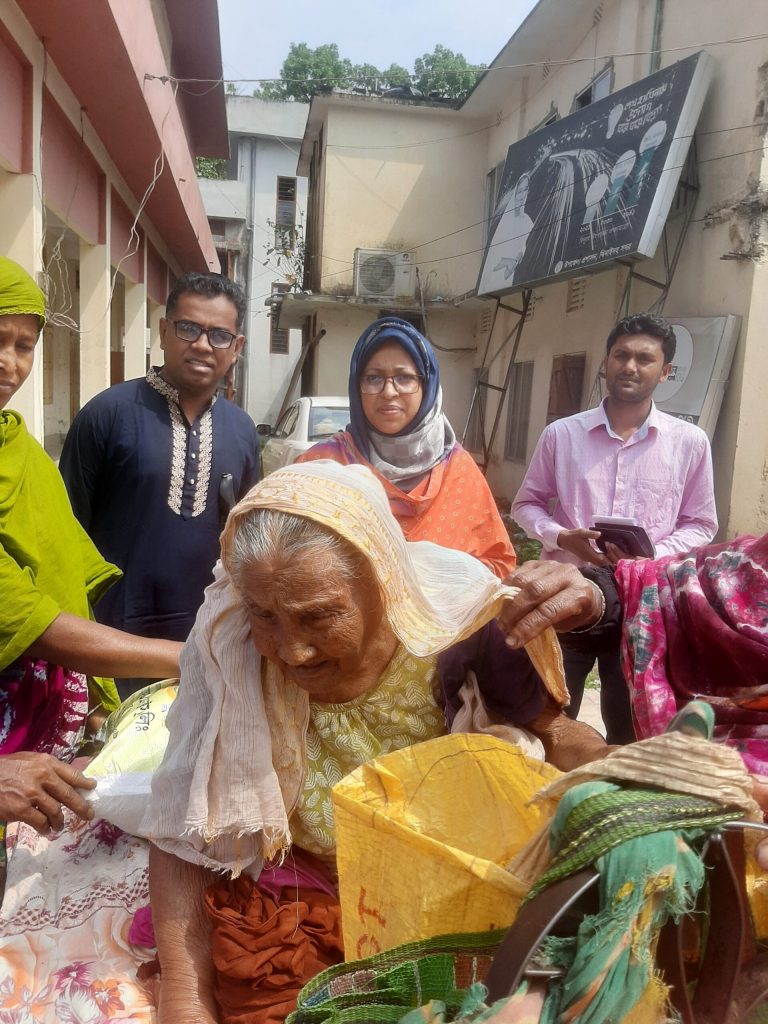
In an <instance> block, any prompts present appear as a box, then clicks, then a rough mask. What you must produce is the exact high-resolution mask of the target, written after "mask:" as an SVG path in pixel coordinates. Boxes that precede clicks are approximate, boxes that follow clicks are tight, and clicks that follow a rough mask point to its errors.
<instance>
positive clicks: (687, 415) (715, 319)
mask: <svg viewBox="0 0 768 1024" xmlns="http://www.w3.org/2000/svg"><path fill="white" fill-rule="evenodd" d="M665 318H666V319H667V320H668V321H669V323H670V324H671V325H672V327H673V329H674V332H675V339H676V341H677V346H676V349H675V358H674V361H673V364H672V373H671V374H670V375H669V377H668V378H667V380H666V381H664V383H663V384H659V385H658V387H657V388H656V390H655V391H654V393H653V400H654V402H655V403H656V405H657V406H658V407H659V409H661V410H662V412H666V413H669V414H670V416H677V417H678V418H679V419H683V420H687V421H688V422H689V423H698V425H699V426H700V427H701V429H702V430H704V431H706V433H707V434H708V435H709V437H710V439H711V438H712V436H713V434H714V432H715V425H716V423H717V417H718V413H719V412H720V406H721V405H722V402H723V395H724V393H725V388H726V385H727V383H728V375H729V373H730V369H731V361H732V360H733V353H734V351H735V349H736V342H737V340H738V337H739V330H740V328H741V317H738V316H733V315H729V316H689V317H676V316H668V315H666V314H665Z"/></svg>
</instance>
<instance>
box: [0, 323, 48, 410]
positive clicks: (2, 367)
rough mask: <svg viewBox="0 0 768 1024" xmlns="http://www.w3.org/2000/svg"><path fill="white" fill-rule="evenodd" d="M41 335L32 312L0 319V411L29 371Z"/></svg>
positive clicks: (30, 370)
mask: <svg viewBox="0 0 768 1024" xmlns="http://www.w3.org/2000/svg"><path fill="white" fill-rule="evenodd" d="M39 333H40V328H39V325H38V321H37V317H36V316H33V315H32V314H31V313H12V314H9V315H8V316H0V409H4V408H5V406H6V405H7V404H8V402H9V401H10V400H11V399H12V398H13V396H14V395H15V394H16V392H17V391H18V390H19V388H20V387H21V385H22V384H23V383H24V381H25V380H26V379H27V377H28V376H29V375H30V373H31V372H32V364H33V362H34V359H35V344H36V343H37V337H38V334H39Z"/></svg>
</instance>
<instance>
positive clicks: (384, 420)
mask: <svg viewBox="0 0 768 1024" xmlns="http://www.w3.org/2000/svg"><path fill="white" fill-rule="evenodd" d="M399 375H406V376H409V377H416V378H418V379H419V381H418V387H417V389H416V390H415V391H414V392H412V393H410V394H404V393H402V392H399V391H398V390H397V388H396V387H395V385H394V383H393V382H392V381H391V380H387V381H385V383H384V387H383V389H382V390H381V391H380V392H379V394H378V395H364V394H362V393H361V395H360V401H361V402H362V405H363V412H364V413H365V417H366V419H367V420H368V422H369V423H370V424H371V426H372V427H373V429H374V430H378V432H379V433H380V434H398V433H399V432H400V431H401V430H404V429H405V427H407V426H408V424H409V423H410V422H411V421H412V420H413V419H414V418H415V416H416V413H417V412H418V411H419V406H420V405H421V397H422V390H423V389H422V384H421V379H420V374H419V371H418V368H417V366H416V363H414V361H413V360H412V359H411V357H410V356H409V355H408V353H407V352H406V351H405V349H404V348H403V347H402V345H398V344H397V342H396V341H391V342H387V343H386V344H384V345H382V346H381V348H380V349H377V350H376V352H374V353H373V355H372V356H371V358H370V359H369V360H368V362H367V363H366V364H365V366H364V368H363V373H362V376H366V377H368V376H373V377H394V376H399Z"/></svg>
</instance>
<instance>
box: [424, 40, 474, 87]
mask: <svg viewBox="0 0 768 1024" xmlns="http://www.w3.org/2000/svg"><path fill="white" fill-rule="evenodd" d="M484 69H485V65H484V64H468V63H467V60H466V58H465V57H464V56H463V55H462V54H460V53H454V52H453V50H449V49H448V48H447V47H446V46H441V45H440V43H438V44H437V46H435V48H434V50H433V51H432V53H425V54H424V56H423V57H417V58H416V60H415V61H414V64H413V70H414V73H415V78H416V81H415V83H414V84H415V86H416V88H417V89H420V90H421V92H423V93H424V95H425V96H431V95H437V96H444V97H448V98H451V99H459V98H461V97H463V96H465V95H466V94H467V93H468V92H469V90H470V89H471V88H472V86H473V85H474V84H475V82H476V81H477V79H478V77H479V74H480V72H481V71H483V70H484Z"/></svg>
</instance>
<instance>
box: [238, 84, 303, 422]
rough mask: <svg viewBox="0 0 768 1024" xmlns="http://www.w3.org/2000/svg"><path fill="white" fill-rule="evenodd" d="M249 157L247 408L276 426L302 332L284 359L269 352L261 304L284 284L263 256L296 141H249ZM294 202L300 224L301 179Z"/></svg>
mask: <svg viewBox="0 0 768 1024" xmlns="http://www.w3.org/2000/svg"><path fill="white" fill-rule="evenodd" d="M280 106H293V104H280ZM254 157H255V166H254V172H255V173H254V178H253V254H252V259H251V264H250V265H251V278H250V309H251V313H250V316H251V327H250V332H249V338H248V398H247V409H248V412H249V413H250V414H251V415H252V416H253V418H254V420H256V421H257V422H266V423H275V421H276V418H277V414H278V412H279V409H280V406H281V404H282V402H283V399H284V397H285V392H286V390H287V387H288V384H289V381H290V378H291V374H292V373H293V370H294V367H295V365H296V360H297V359H298V357H299V354H300V352H301V331H297V330H293V331H291V332H290V335H289V345H288V353H287V354H285V355H283V354H281V353H270V351H269V335H270V315H269V309H270V307H268V306H265V305H264V302H265V300H266V299H268V298H269V297H270V294H271V291H272V285H273V283H275V282H282V281H283V280H284V277H283V274H284V266H283V265H280V264H278V262H277V257H276V255H275V254H273V255H272V256H268V255H267V247H268V246H272V245H273V244H274V231H273V230H271V229H270V228H269V227H268V226H267V221H272V222H274V220H275V214H276V203H277V178H278V176H286V177H294V176H295V174H296V161H297V159H298V142H297V141H296V140H295V139H294V140H290V141H286V142H280V141H278V139H275V138H266V137H261V136H260V137H259V138H257V139H256V140H254ZM296 202H297V222H298V223H302V222H303V219H304V215H305V213H306V209H307V181H306V178H298V179H297V194H296ZM265 261H268V265H267V266H264V263H265ZM296 395H298V392H296ZM296 395H294V397H296Z"/></svg>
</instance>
